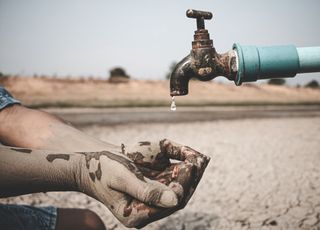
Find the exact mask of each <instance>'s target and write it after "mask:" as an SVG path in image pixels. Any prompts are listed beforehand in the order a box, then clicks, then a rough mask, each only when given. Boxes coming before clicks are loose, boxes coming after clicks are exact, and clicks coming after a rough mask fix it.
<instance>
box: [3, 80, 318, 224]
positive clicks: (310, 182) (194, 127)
mask: <svg viewBox="0 0 320 230" xmlns="http://www.w3.org/2000/svg"><path fill="white" fill-rule="evenodd" d="M219 87H220V86H219ZM81 129H82V130H83V131H85V132H87V133H89V134H91V135H93V136H95V137H98V138H100V139H102V140H105V141H108V142H111V143H115V144H118V145H120V144H121V143H126V144H134V143H136V142H137V141H142V140H154V139H160V138H164V137H167V138H170V139H172V140H175V141H177V142H180V143H183V144H187V145H189V146H190V147H193V148H195V149H197V150H199V151H200V152H202V153H205V154H207V155H209V156H211V158H212V159H211V162H210V164H209V165H208V168H207V170H206V172H205V174H204V177H203V179H202V181H201V182H200V184H199V186H198V188H197V191H196V192H195V194H194V196H193V198H192V199H191V201H190V202H189V204H188V205H187V206H186V207H185V209H184V210H181V211H179V212H177V213H176V214H173V215H172V216H170V217H168V218H165V219H163V220H160V221H158V222H156V223H153V224H151V225H149V226H147V227H145V229H151V230H169V229H170V230H176V229H177V230H182V229H184V230H191V229H198V230H200V229H201V230H206V229H319V228H320V167H319V162H320V135H319V133H320V117H319V116H318V117H310V118H303V117H299V118H278V119H275V118H268V119H265V118H262V119H240V120H216V121H206V122H197V121H195V122H188V123H186V122H185V123H157V124H156V123H149V124H135V123H133V124H121V125H113V126H101V125H90V126H82V127H81ZM0 202H1V203H7V202H9V203H21V204H32V205H57V206H60V207H77V208H90V209H92V210H94V211H96V212H97V213H98V214H99V215H100V216H101V218H102V219H103V220H104V222H105V224H106V226H107V228H108V229H117V230H118V229H125V228H124V227H123V226H122V225H121V224H120V223H119V222H118V221H117V220H115V218H114V217H113V216H112V215H111V213H110V212H109V211H108V210H107V209H106V208H105V207H104V206H103V205H102V204H101V203H99V202H96V201H95V200H93V199H91V198H88V197H87V196H85V195H83V194H80V193H75V192H64V193H58V192H54V193H45V194H34V195H27V196H20V197H16V198H9V199H2V200H0Z"/></svg>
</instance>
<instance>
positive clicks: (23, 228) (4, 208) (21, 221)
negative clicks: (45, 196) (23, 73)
mask: <svg viewBox="0 0 320 230" xmlns="http://www.w3.org/2000/svg"><path fill="white" fill-rule="evenodd" d="M13 104H20V101H18V100H17V99H15V98H13V96H12V95H11V94H10V93H9V92H8V91H7V90H6V89H5V88H3V87H2V86H0V110H1V109H4V108H5V107H7V106H9V105H13ZM56 220H57V208H56V207H52V206H48V207H32V206H27V205H14V204H0V229H1V230H2V229H3V230H29V229H30V230H31V229H32V230H54V229H55V227H56Z"/></svg>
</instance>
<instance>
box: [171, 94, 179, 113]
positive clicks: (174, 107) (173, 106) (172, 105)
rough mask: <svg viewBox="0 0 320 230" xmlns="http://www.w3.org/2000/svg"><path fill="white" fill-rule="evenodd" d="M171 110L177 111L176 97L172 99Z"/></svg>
mask: <svg viewBox="0 0 320 230" xmlns="http://www.w3.org/2000/svg"><path fill="white" fill-rule="evenodd" d="M170 109H171V111H176V110H177V106H176V102H175V100H174V96H173V97H172V101H171V107H170Z"/></svg>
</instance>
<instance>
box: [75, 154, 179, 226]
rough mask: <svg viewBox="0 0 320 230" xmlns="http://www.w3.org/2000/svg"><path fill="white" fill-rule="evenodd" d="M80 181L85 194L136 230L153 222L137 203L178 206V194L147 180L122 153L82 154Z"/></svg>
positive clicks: (155, 205) (154, 205)
mask: <svg viewBox="0 0 320 230" xmlns="http://www.w3.org/2000/svg"><path fill="white" fill-rule="evenodd" d="M78 154H81V155H82V156H83V157H82V164H81V166H80V168H81V176H80V178H81V181H79V182H78V184H79V187H80V188H82V189H83V192H85V193H86V194H88V195H89V196H92V197H94V198H96V199H98V200H99V201H101V202H102V203H104V204H105V205H106V206H107V207H108V208H109V209H110V211H111V212H112V213H113V214H114V215H115V217H116V218H117V219H119V221H120V222H121V223H123V224H124V225H126V226H127V227H137V226H139V225H141V223H144V222H145V221H148V219H150V216H149V213H148V210H143V209H139V207H138V205H136V207H134V208H132V207H130V205H129V204H131V203H132V200H133V199H135V201H136V203H137V204H144V203H146V204H148V205H151V206H152V207H162V208H170V207H174V206H176V205H177V203H178V199H177V195H176V193H175V192H174V191H173V190H172V189H170V188H169V187H168V186H166V185H165V184H162V183H160V182H158V181H154V180H150V179H149V178H146V177H145V176H144V175H143V174H142V172H141V171H140V169H139V168H138V167H137V166H136V164H134V163H133V161H132V160H130V159H129V158H127V157H126V156H124V155H123V154H121V153H115V152H109V151H102V152H83V153H78Z"/></svg>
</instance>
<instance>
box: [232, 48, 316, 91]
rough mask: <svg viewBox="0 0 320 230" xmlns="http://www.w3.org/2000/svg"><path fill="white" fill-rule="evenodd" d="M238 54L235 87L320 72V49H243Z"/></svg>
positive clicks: (237, 50) (237, 51) (238, 50)
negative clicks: (258, 81)
mask: <svg viewBox="0 0 320 230" xmlns="http://www.w3.org/2000/svg"><path fill="white" fill-rule="evenodd" d="M233 49H234V50H235V51H236V54H237V67H238V71H237V75H236V78H235V83H236V85H241V83H242V82H253V81H257V80H259V79H271V78H286V77H294V76H295V75H296V74H297V73H310V72H320V47H304V48H296V47H295V46H293V45H286V46H269V47H256V46H241V45H239V44H234V45H233Z"/></svg>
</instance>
